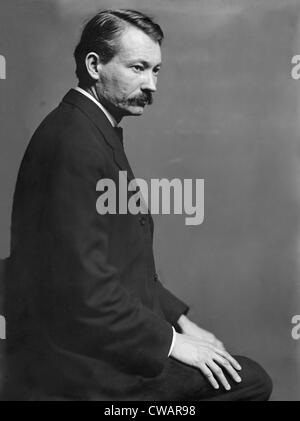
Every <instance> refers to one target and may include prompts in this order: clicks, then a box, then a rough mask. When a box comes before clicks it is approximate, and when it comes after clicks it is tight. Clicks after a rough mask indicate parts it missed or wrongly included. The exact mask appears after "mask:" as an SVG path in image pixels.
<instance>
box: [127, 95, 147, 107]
mask: <svg viewBox="0 0 300 421" xmlns="http://www.w3.org/2000/svg"><path fill="white" fill-rule="evenodd" d="M127 103H128V104H129V105H139V106H143V105H145V104H148V105H151V104H153V95H152V92H143V93H142V94H141V95H138V96H136V97H134V98H129V99H128V101H127Z"/></svg>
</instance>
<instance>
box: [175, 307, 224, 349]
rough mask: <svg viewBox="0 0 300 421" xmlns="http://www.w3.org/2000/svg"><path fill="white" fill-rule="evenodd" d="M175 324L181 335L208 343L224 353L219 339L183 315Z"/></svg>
mask: <svg viewBox="0 0 300 421" xmlns="http://www.w3.org/2000/svg"><path fill="white" fill-rule="evenodd" d="M177 323H178V325H179V326H180V328H181V330H182V333H185V334H187V335H190V336H195V337H196V338H198V339H201V340H202V341H203V342H208V343H209V344H211V345H213V346H215V347H216V348H219V349H220V350H222V351H226V349H225V347H224V345H223V343H222V342H221V341H219V339H217V338H216V337H215V335H214V334H213V333H211V332H208V331H207V330H205V329H202V328H201V327H199V326H197V325H196V324H195V323H193V322H192V321H191V320H190V319H188V317H186V316H185V315H181V316H180V318H179V320H178V322H177Z"/></svg>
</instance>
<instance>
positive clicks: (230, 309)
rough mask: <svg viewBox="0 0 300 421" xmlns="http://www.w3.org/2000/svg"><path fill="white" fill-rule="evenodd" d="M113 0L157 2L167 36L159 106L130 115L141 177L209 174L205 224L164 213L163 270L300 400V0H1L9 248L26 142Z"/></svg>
mask: <svg viewBox="0 0 300 421" xmlns="http://www.w3.org/2000/svg"><path fill="white" fill-rule="evenodd" d="M103 7H130V8H137V9H140V10H142V11H145V12H147V13H150V14H151V15H154V16H156V17H157V19H158V22H159V23H160V24H161V25H162V26H163V28H164V30H165V33H166V41H165V44H164V48H163V52H164V66H163V70H162V73H161V76H160V80H159V89H158V94H157V95H156V98H155V103H154V105H153V106H152V108H149V109H147V111H146V113H145V115H144V116H143V117H142V118H130V119H127V121H125V120H124V121H123V123H122V125H123V127H124V129H125V147H126V151H127V153H128V156H129V159H130V161H131V163H132V166H133V168H134V171H135V174H136V176H137V177H142V178H145V179H147V180H150V179H151V178H163V177H166V178H169V179H172V178H175V177H179V178H182V179H183V178H204V179H205V221H204V223H203V224H202V225H200V226H196V227H193V226H191V227H188V226H186V225H185V223H184V216H167V215H158V216H155V222H156V238H155V253H156V259H157V266H158V272H159V274H160V277H161V279H162V281H163V282H164V283H165V284H166V285H167V287H168V288H170V289H171V290H172V291H174V292H175V293H176V294H177V295H179V296H181V297H182V298H183V299H184V300H186V301H187V302H189V303H190V305H191V312H190V315H191V317H192V318H193V319H194V320H196V321H197V322H199V323H200V324H201V325H202V326H204V327H206V328H208V329H210V330H213V331H214V332H216V334H217V335H218V336H219V337H220V338H222V340H223V341H224V342H225V344H227V346H228V348H229V350H230V351H231V352H232V353H241V354H246V355H248V356H252V357H253V358H255V359H257V360H258V361H260V362H261V363H262V364H263V365H264V366H265V367H266V368H267V370H268V371H269V372H270V374H271V376H272V377H273V380H274V383H275V391H274V399H275V400H276V399H287V400H290V399H296V400H300V355H299V351H300V346H299V344H300V341H296V340H293V339H292V336H291V330H292V324H291V319H292V317H293V315H296V314H300V119H299V112H300V106H299V104H300V103H299V98H300V95H299V94H300V80H299V81H296V80H294V79H293V78H292V77H291V69H292V64H291V58H292V57H293V55H295V54H300V1H299V0H298V1H288V0H287V1H284V0H269V1H266V0H264V1H263V0H259V1H258V0H257V1H256V0H236V1H234V0H209V1H208V0H207V1H205V0H185V1H184V2H183V1H181V0H161V1H159V0H151V1H149V0H135V1H134V0H128V1H113V0H110V1H101V0H44V1H41V0H39V1H35V0H1V4H0V54H1V55H3V56H4V57H5V59H6V66H7V68H6V80H0V110H1V120H0V122H1V124H0V133H1V144H0V233H1V236H0V257H5V256H7V255H8V254H9V225H10V212H11V205H12V195H13V190H14V185H15V181H16V176H17V171H18V167H19V164H20V160H21V158H22V155H23V153H24V150H25V147H26V145H27V143H28V141H29V139H30V136H31V134H32V133H33V131H34V129H35V128H36V126H37V124H38V123H39V122H40V121H41V119H42V118H43V117H44V116H45V115H46V114H47V113H48V112H49V111H50V110H51V109H52V108H53V107H55V106H56V105H57V103H58V102H59V101H60V100H61V98H62V96H63V95H64V94H65V93H66V91H67V90H68V89H69V88H70V87H72V86H74V85H75V82H76V81H75V77H74V63H73V59H72V52H73V49H74V46H75V44H76V41H77V40H78V37H79V33H80V28H81V25H82V22H83V21H84V20H85V19H86V18H87V17H89V16H91V15H92V14H93V13H94V12H96V11H97V10H98V9H100V8H103Z"/></svg>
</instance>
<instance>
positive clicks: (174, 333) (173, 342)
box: [168, 326, 176, 357]
mask: <svg viewBox="0 0 300 421" xmlns="http://www.w3.org/2000/svg"><path fill="white" fill-rule="evenodd" d="M172 329H173V339H172V343H171V347H170V350H169V354H168V357H169V356H170V355H171V352H172V351H173V348H174V345H175V341H176V330H175V329H174V327H173V326H172Z"/></svg>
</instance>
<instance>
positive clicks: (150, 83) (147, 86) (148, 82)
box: [141, 72, 157, 92]
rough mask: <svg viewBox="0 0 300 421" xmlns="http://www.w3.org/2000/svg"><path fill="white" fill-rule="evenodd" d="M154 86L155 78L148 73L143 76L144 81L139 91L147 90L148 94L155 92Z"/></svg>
mask: <svg viewBox="0 0 300 421" xmlns="http://www.w3.org/2000/svg"><path fill="white" fill-rule="evenodd" d="M156 84H157V80H156V77H155V76H154V75H153V74H152V72H151V73H148V74H147V76H145V80H144V81H143V84H142V86H141V89H142V90H145V91H146V90H147V91H150V92H155V91H156Z"/></svg>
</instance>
